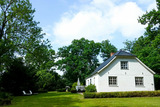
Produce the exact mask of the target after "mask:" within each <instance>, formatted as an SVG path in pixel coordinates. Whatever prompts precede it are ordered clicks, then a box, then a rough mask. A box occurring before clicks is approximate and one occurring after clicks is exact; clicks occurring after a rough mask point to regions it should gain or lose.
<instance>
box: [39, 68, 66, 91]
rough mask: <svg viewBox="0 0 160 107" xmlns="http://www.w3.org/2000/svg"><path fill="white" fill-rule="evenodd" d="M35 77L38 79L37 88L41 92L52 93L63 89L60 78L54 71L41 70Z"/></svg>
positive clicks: (63, 85) (62, 82)
mask: <svg viewBox="0 0 160 107" xmlns="http://www.w3.org/2000/svg"><path fill="white" fill-rule="evenodd" d="M36 76H37V77H38V78H37V82H36V83H37V86H38V88H39V89H41V90H52V91H54V90H56V89H60V88H64V87H65V84H64V81H63V79H62V78H61V76H60V75H59V74H58V73H56V72H54V71H46V70H41V71H38V72H37V74H36Z"/></svg>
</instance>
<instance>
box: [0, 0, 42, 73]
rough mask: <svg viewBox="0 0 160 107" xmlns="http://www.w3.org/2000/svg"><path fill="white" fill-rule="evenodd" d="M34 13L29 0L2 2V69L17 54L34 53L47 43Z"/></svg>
mask: <svg viewBox="0 0 160 107" xmlns="http://www.w3.org/2000/svg"><path fill="white" fill-rule="evenodd" d="M34 12H35V10H34V9H32V5H31V3H30V2H29V0H0V68H3V67H4V66H5V64H6V62H7V61H8V59H9V58H10V57H11V56H14V55H15V53H16V54H25V53H27V52H28V53H32V52H33V51H34V49H35V48H36V47H39V44H42V43H43V44H44V43H45V41H44V42H43V41H42V39H43V34H42V33H41V30H42V29H41V28H40V27H38V26H37V25H38V22H36V21H34V20H33V18H34V15H33V13H34ZM3 69H4V68H3ZM1 70H2V69H1Z"/></svg>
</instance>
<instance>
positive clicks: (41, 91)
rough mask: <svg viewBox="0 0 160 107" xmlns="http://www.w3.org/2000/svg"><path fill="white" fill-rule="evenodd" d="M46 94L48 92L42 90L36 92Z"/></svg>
mask: <svg viewBox="0 0 160 107" xmlns="http://www.w3.org/2000/svg"><path fill="white" fill-rule="evenodd" d="M47 92H48V90H44V89H42V88H41V89H39V90H38V93H47Z"/></svg>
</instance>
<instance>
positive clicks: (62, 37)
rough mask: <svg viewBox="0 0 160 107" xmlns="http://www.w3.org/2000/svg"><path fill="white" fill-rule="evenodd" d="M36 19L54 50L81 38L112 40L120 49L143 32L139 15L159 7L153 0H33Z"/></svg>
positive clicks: (97, 40)
mask: <svg viewBox="0 0 160 107" xmlns="http://www.w3.org/2000/svg"><path fill="white" fill-rule="evenodd" d="M30 2H31V3H32V7H33V8H35V10H36V12H35V14H34V15H35V20H36V21H39V22H40V24H39V26H40V27H42V29H43V32H44V33H46V35H45V38H48V39H49V40H50V41H51V44H52V47H53V49H54V50H56V51H57V50H58V48H60V47H62V46H67V45H69V44H70V43H71V41H72V40H73V39H80V38H82V37H84V38H86V39H89V40H94V41H95V42H101V41H102V40H106V39H108V40H110V42H111V43H112V44H113V45H114V46H116V47H117V48H118V49H121V48H123V47H124V44H123V42H124V41H126V40H127V39H128V40H134V39H135V38H138V37H139V36H141V35H143V33H144V28H145V26H143V25H141V24H139V23H138V21H137V19H138V17H139V16H141V15H142V14H144V13H145V12H146V11H147V10H148V11H149V10H151V9H152V8H155V7H156V2H155V1H154V0H30Z"/></svg>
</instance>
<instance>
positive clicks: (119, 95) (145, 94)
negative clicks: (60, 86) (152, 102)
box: [84, 91, 160, 98]
mask: <svg viewBox="0 0 160 107" xmlns="http://www.w3.org/2000/svg"><path fill="white" fill-rule="evenodd" d="M154 96H160V91H132V92H101V93H95V92H94V93H93V92H85V93H84V98H123V97H154Z"/></svg>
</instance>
